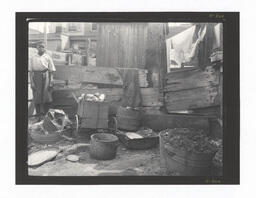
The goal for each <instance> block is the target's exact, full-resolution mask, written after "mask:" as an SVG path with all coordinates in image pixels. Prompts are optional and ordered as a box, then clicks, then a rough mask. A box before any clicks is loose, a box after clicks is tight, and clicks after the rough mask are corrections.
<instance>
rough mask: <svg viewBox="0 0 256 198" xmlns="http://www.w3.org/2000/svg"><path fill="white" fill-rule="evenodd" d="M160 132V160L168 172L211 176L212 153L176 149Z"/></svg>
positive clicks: (181, 174) (182, 174)
mask: <svg viewBox="0 0 256 198" xmlns="http://www.w3.org/2000/svg"><path fill="white" fill-rule="evenodd" d="M165 133H166V132H165V131H163V132H160V160H161V161H160V162H161V166H162V167H163V168H164V169H165V171H166V172H167V173H176V174H177V173H178V174H179V175H180V176H209V175H210V174H211V166H212V159H213V157H214V154H215V152H212V153H191V152H186V151H183V150H180V149H176V148H174V147H172V145H170V143H168V142H167V141H166V140H165V138H164V134H165Z"/></svg>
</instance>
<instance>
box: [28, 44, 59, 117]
mask: <svg viewBox="0 0 256 198" xmlns="http://www.w3.org/2000/svg"><path fill="white" fill-rule="evenodd" d="M37 50H38V53H37V54H36V55H34V56H33V57H32V58H31V60H30V62H29V72H30V80H31V88H32V90H33V100H34V104H35V108H36V114H37V116H39V119H40V117H41V116H43V115H45V114H46V113H47V112H48V110H49V107H50V103H51V102H52V86H53V83H52V80H53V76H52V72H54V71H56V69H55V66H54V64H53V61H52V58H51V57H50V56H49V55H48V54H46V53H45V45H44V44H43V43H40V44H38V45H37Z"/></svg>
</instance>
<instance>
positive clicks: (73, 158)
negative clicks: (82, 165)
mask: <svg viewBox="0 0 256 198" xmlns="http://www.w3.org/2000/svg"><path fill="white" fill-rule="evenodd" d="M66 160H68V161H71V162H77V161H79V156H78V155H68V156H67V157H66Z"/></svg>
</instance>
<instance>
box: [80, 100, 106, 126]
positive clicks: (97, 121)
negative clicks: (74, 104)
mask: <svg viewBox="0 0 256 198" xmlns="http://www.w3.org/2000/svg"><path fill="white" fill-rule="evenodd" d="M108 111H109V105H108V103H106V102H90V101H81V102H80V103H79V105H78V112H77V114H78V116H79V117H80V118H81V127H82V128H87V129H107V128H108Z"/></svg>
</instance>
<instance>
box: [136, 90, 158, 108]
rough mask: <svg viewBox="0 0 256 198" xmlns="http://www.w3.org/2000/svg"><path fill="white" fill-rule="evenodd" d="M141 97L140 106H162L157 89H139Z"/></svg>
mask: <svg viewBox="0 0 256 198" xmlns="http://www.w3.org/2000/svg"><path fill="white" fill-rule="evenodd" d="M140 90H141V95H142V106H144V107H152V106H163V102H162V101H160V100H159V98H161V95H160V93H159V91H158V89H154V88H141V89H140Z"/></svg>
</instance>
